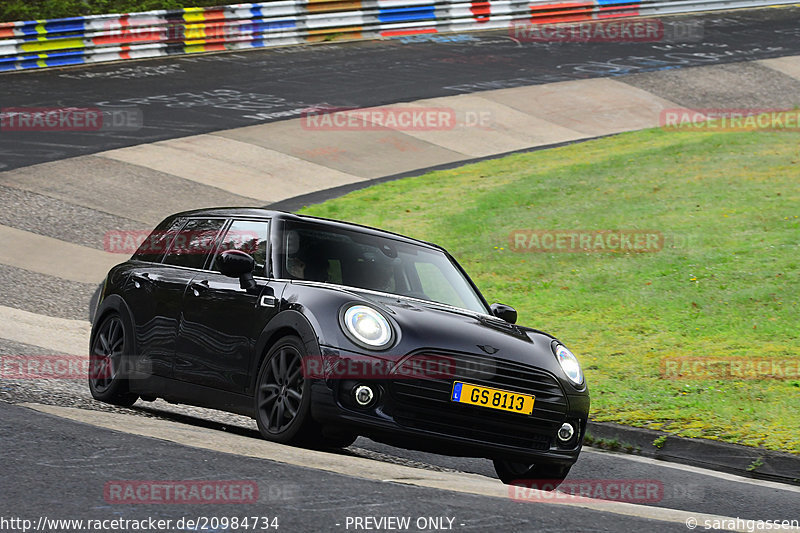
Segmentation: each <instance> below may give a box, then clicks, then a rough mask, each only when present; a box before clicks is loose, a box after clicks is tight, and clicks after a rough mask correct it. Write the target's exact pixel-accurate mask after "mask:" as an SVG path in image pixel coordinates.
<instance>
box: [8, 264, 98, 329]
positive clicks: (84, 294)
mask: <svg viewBox="0 0 800 533" xmlns="http://www.w3.org/2000/svg"><path fill="white" fill-rule="evenodd" d="M102 281H103V280H102V279H98V280H97V284H94V283H79V282H77V281H67V280H63V279H58V278H54V277H51V276H46V275H44V274H38V273H36V272H30V271H28V270H22V269H20V268H15V267H10V266H7V265H0V287H3V290H2V291H0V305H5V306H7V307H14V308H15V309H22V310H23V311H30V312H32V313H38V314H41V315H47V316H54V317H58V318H69V319H73V320H88V319H89V300H91V298H92V295H93V294H94V292H95V291H96V290H97V287H98V285H99V284H100V283H101V282H102Z"/></svg>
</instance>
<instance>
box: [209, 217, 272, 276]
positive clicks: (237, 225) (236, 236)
mask: <svg viewBox="0 0 800 533" xmlns="http://www.w3.org/2000/svg"><path fill="white" fill-rule="evenodd" d="M268 244H269V222H267V221H266V220H234V221H233V223H232V224H231V226H230V228H228V231H227V232H225V236H224V237H223V238H222V241H221V242H220V245H219V250H218V251H217V257H219V254H220V253H222V252H224V251H225V250H241V251H242V252H247V253H248V254H250V255H251V256H253V259H254V260H255V262H256V268H255V271H254V272H253V274H255V275H256V276H265V275H266V266H267V248H268ZM211 270H214V271H216V272H219V266H218V265H217V259H216V257H215V258H214V264H213V266H212V267H211Z"/></svg>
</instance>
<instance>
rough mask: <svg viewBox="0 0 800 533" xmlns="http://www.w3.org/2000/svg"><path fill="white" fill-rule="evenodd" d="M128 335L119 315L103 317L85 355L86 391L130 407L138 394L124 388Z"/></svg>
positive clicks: (126, 382)
mask: <svg viewBox="0 0 800 533" xmlns="http://www.w3.org/2000/svg"><path fill="white" fill-rule="evenodd" d="M131 343H132V337H131V333H130V332H129V331H128V330H127V329H126V327H125V323H124V322H123V321H122V317H120V316H119V315H118V314H116V313H113V314H110V315H108V316H106V317H105V318H103V321H102V322H101V323H100V326H99V327H98V328H97V333H95V335H94V338H93V339H92V346H91V348H92V349H91V353H90V355H89V391H90V392H91V393H92V397H93V398H94V399H95V400H100V401H101V402H105V403H110V404H114V405H119V406H122V407H130V406H131V405H133V404H134V403H136V400H137V399H138V396H137V395H136V394H132V393H131V392H129V391H128V381H127V379H125V377H124V374H125V372H124V365H125V360H124V357H125V355H126V354H130V352H131Z"/></svg>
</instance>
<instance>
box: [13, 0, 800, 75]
mask: <svg viewBox="0 0 800 533" xmlns="http://www.w3.org/2000/svg"><path fill="white" fill-rule="evenodd" d="M795 3H797V0H767V1H763V0H762V1H759V0H660V1H659V0H640V1H628V0H585V1H582V0H570V1H563V2H554V1H553V0H491V1H473V2H462V1H455V0H438V1H432V0H277V1H274V2H260V3H253V4H235V5H228V6H222V7H211V8H184V9H178V10H160V11H148V12H143V13H130V14H113V15H93V16H86V17H72V18H65V19H52V20H37V21H23V22H8V23H0V72H4V71H13V70H24V69H33V68H46V67H60V66H67V65H80V64H87V63H100V62H104V61H116V60H123V59H139V58H149V57H159V56H168V55H183V54H193V53H200V52H217V51H226V50H243V49H248V48H262V47H269V46H285V45H291V44H300V43H308V42H319V41H333V40H354V39H378V38H385V37H397V36H408V35H419V34H436V33H443V32H456V31H467V30H480V29H499V28H508V27H510V26H512V25H515V24H548V23H549V24H552V23H562V22H582V21H592V20H603V19H611V18H618V17H631V16H643V15H644V16H648V15H663V14H675V13H689V12H699V11H709V10H719V9H733V8H744V7H765V6H770V5H778V4H795Z"/></svg>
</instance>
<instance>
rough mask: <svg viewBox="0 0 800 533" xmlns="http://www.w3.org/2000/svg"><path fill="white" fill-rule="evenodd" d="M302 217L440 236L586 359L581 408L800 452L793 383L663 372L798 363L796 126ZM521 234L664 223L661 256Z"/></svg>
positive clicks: (536, 157) (645, 147) (558, 161)
mask: <svg viewBox="0 0 800 533" xmlns="http://www.w3.org/2000/svg"><path fill="white" fill-rule="evenodd" d="M303 212H304V213H308V214H314V215H318V216H324V217H331V218H339V219H344V220H350V221H354V222H358V223H362V224H368V225H372V226H377V227H380V228H385V229H388V230H392V231H397V232H400V233H403V234H406V235H410V236H413V237H417V238H420V239H425V240H430V241H433V242H436V243H439V244H441V245H443V246H445V247H446V248H447V249H448V250H449V251H450V252H451V253H452V254H453V255H454V256H455V257H456V258H457V259H458V260H459V262H461V263H462V264H463V265H464V267H465V268H466V270H467V271H468V272H469V273H470V275H471V276H472V277H473V279H474V280H475V282H476V283H477V285H478V286H479V287H480V289H481V291H482V292H483V293H484V295H485V296H486V298H487V299H488V300H489V301H490V302H495V301H499V302H503V303H507V304H509V305H513V306H514V307H516V308H517V310H518V311H519V316H520V320H519V322H520V323H521V324H525V325H529V326H533V327H536V328H539V329H542V330H544V331H547V332H550V333H552V334H554V335H556V336H557V337H559V338H560V339H561V340H562V341H564V342H565V343H566V344H567V346H568V347H570V348H571V349H572V350H573V351H574V352H575V353H576V354H577V355H578V357H579V359H581V362H582V364H583V367H584V370H585V373H586V375H587V379H588V382H589V386H590V390H591V393H592V410H591V418H592V419H593V420H597V421H612V422H618V423H623V424H629V425H633V426H640V427H647V428H653V429H659V430H663V431H667V432H671V433H675V434H678V435H683V436H689V437H703V438H708V439H719V440H722V441H728V442H737V443H741V444H747V445H752V446H763V447H766V448H770V449H778V450H789V451H792V452H795V453H800V432H798V431H797V428H798V427H800V409H798V406H800V380H798V379H794V380H791V379H771V380H731V379H707V380H698V379H693V380H683V379H680V380H675V379H663V378H662V376H661V370H660V368H661V367H660V364H661V361H662V359H663V358H667V357H680V356H693V357H714V358H718V357H739V358H757V357H764V358H770V359H775V360H793V361H794V362H795V363H797V361H798V359H800V332H798V327H800V312H799V311H798V305H799V304H800V301H798V300H800V277H799V276H798V272H800V218H798V216H800V135H798V134H797V133H793V132H749V133H748V132H740V133H719V132H716V133H715V132H666V131H663V130H647V131H641V132H635V133H629V134H622V135H618V136H614V137H608V138H604V139H599V140H594V141H590V142H586V143H582V144H576V145H571V146H566V147H561V148H556V149H551V150H546V151H540V152H533V153H528V154H520V155H514V156H510V157H507V158H504V159H500V160H493V161H485V162H482V163H477V164H473V165H469V166H465V167H461V168H457V169H454V170H448V171H439V172H432V173H430V174H426V175H424V176H419V177H415V178H408V179H403V180H399V181H393V182H389V183H385V184H381V185H377V186H374V187H370V188H368V189H364V190H361V191H357V192H354V193H351V194H348V195H347V196H344V197H342V198H339V199H335V200H331V201H328V202H326V203H323V204H320V205H315V206H311V207H308V208H306V209H304V211H303ZM517 229H542V230H547V229H583V230H585V229H588V230H595V229H597V230H601V229H646V230H658V231H661V232H662V233H663V234H664V235H665V237H666V242H667V243H668V244H667V246H665V247H664V249H663V250H662V251H659V252H657V253H553V254H545V253H520V252H514V251H511V250H509V234H510V232H512V231H513V230H517Z"/></svg>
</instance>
